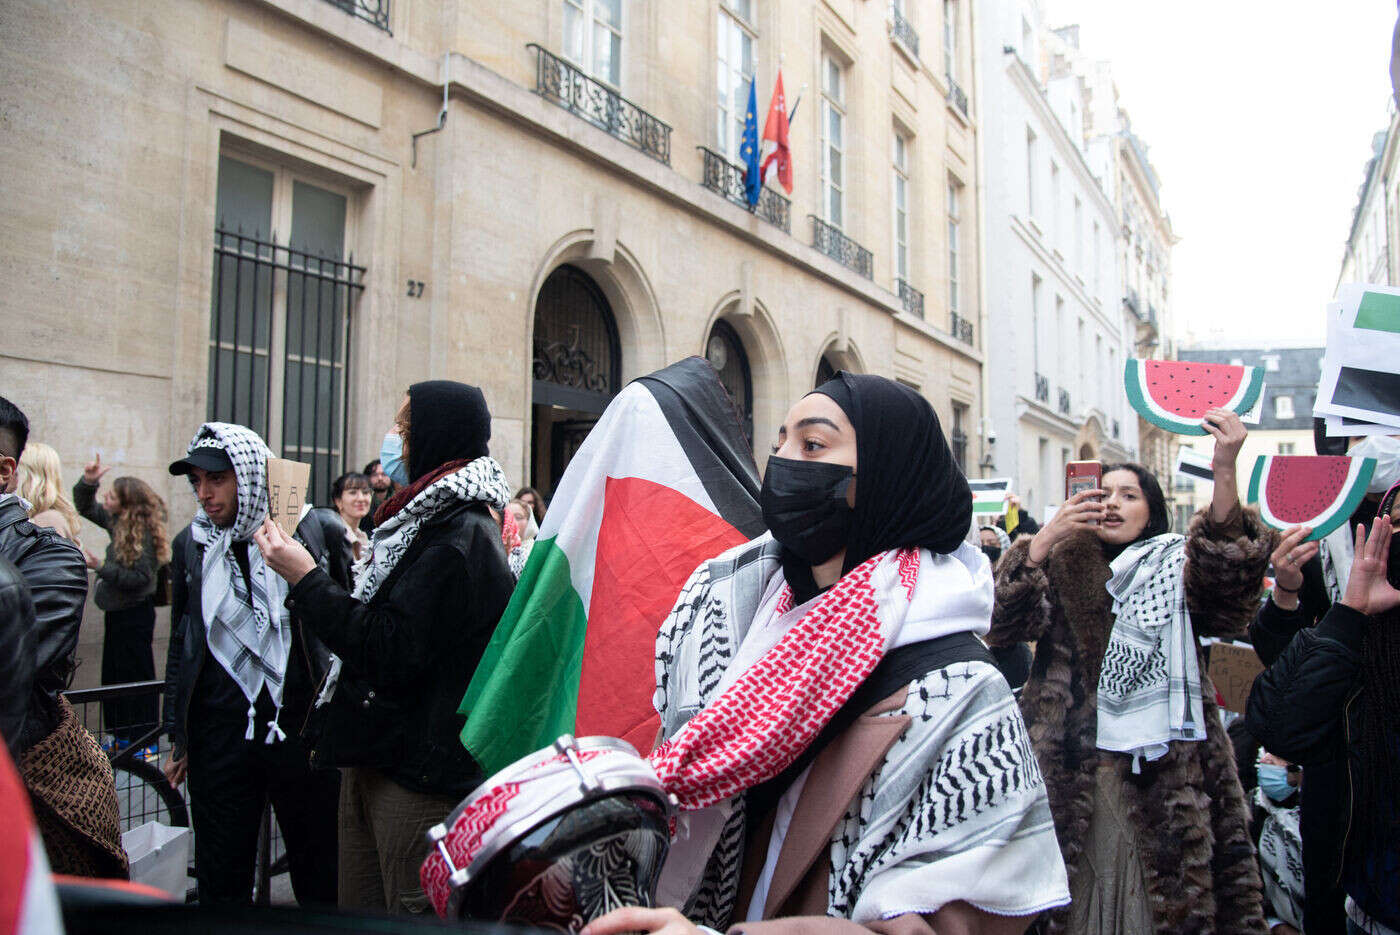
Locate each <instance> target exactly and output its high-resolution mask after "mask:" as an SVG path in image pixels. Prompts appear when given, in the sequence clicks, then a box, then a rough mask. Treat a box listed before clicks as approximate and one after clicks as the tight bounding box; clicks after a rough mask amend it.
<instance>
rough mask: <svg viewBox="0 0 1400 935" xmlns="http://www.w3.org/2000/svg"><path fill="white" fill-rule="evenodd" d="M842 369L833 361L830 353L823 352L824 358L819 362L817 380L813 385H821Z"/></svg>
mask: <svg viewBox="0 0 1400 935" xmlns="http://www.w3.org/2000/svg"><path fill="white" fill-rule="evenodd" d="M840 369H841V368H840V367H838V366H836V365H835V364H834V363H832V361H831V355H830V354H823V355H822V359H821V360H820V361H818V362H817V382H816V383H815V384H813V387H814V388H815V387H817V386H821V385H822V384H823V383H825V382H826V381H827V380H830V379H831V378H832V377H834V376H836V371H838V370H840Z"/></svg>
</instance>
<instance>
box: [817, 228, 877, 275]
mask: <svg viewBox="0 0 1400 935" xmlns="http://www.w3.org/2000/svg"><path fill="white" fill-rule="evenodd" d="M807 217H809V218H811V219H812V246H814V247H816V248H817V249H818V250H820V251H821V252H822V253H825V254H826V255H827V256H829V257H831V258H832V259H833V260H835V261H836V262H837V263H840V264H841V265H842V266H844V267H846V268H847V269H849V270H854V271H855V272H857V273H860V274H861V275H862V276H864V277H865V278H866V279H874V278H875V257H874V255H873V254H872V253H871V252H870V251H869V250H867V249H865V248H864V247H862V246H861V245H860V244H858V243H856V242H855V241H854V240H852V239H851V238H849V237H847V236H846V235H845V234H843V233H841V232H840V231H839V230H837V229H836V228H834V227H832V226H831V225H830V224H828V223H826V222H825V221H823V220H822V219H821V218H819V217H817V216H816V215H815V214H809V215H807Z"/></svg>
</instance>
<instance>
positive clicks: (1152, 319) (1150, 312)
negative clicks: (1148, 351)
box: [1147, 303, 1157, 328]
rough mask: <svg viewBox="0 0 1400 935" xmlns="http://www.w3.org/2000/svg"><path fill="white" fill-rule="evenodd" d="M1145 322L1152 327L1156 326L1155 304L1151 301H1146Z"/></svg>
mask: <svg viewBox="0 0 1400 935" xmlns="http://www.w3.org/2000/svg"><path fill="white" fill-rule="evenodd" d="M1147 323H1148V324H1149V325H1151V326H1152V327H1154V328H1155V327H1157V306H1155V305H1153V304H1151V303H1148V306H1147Z"/></svg>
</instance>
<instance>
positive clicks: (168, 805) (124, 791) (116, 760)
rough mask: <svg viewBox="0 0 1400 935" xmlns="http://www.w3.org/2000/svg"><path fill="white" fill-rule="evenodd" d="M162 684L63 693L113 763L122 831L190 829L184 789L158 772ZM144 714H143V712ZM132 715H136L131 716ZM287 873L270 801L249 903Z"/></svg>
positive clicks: (265, 895) (162, 746)
mask: <svg viewBox="0 0 1400 935" xmlns="http://www.w3.org/2000/svg"><path fill="white" fill-rule="evenodd" d="M164 690H165V682H163V681H150V682H126V683H123V684H120V685H103V686H102V687H100V688H82V689H76V690H73V691H67V692H64V693H63V696H64V697H65V698H67V699H68V703H69V704H71V705H72V706H73V711H74V713H76V714H77V716H78V722H79V723H80V724H82V725H83V727H85V728H87V730H88V731H89V732H90V733H91V734H92V735H93V736H94V737H96V738H97V742H98V743H99V744H100V745H101V747H102V749H103V751H104V752H105V753H106V754H107V758H108V759H109V760H110V761H111V763H112V778H113V781H114V782H115V785H116V789H117V812H118V818H119V820H120V823H121V830H122V831H124V832H125V831H130V830H131V829H132V828H136V827H139V826H141V825H143V824H145V823H146V822H148V821H158V822H160V823H161V824H165V825H170V826H172V827H176V828H188V827H190V814H189V803H188V800H187V799H186V798H185V788H184V787H183V786H181V787H175V786H172V785H171V784H170V782H169V781H168V780H167V779H166V778H165V774H164V773H163V772H161V765H162V764H163V763H164V762H165V761H166V759H168V758H169V756H170V752H171V751H170V739H169V738H168V737H165V736H163V734H162V729H161V725H160V716H159V712H160V703H161V695H162V694H163V693H164ZM143 711H144V712H147V713H148V714H147V715H142V714H141V712H143ZM133 715H135V716H133ZM286 872H287V857H286V847H285V845H284V843H283V841H282V831H281V829H280V828H278V827H277V822H276V820H275V819H274V818H273V815H272V808H271V806H270V805H264V806H263V814H262V820H261V822H260V826H259V830H258V863H257V865H256V867H255V868H254V873H253V879H254V886H253V894H252V895H253V901H254V902H255V903H257V904H259V905H267V904H268V903H269V902H270V901H271V892H272V881H273V879H274V878H275V877H277V876H278V875H280V874H284V873H286ZM194 875H195V872H194V850H193V848H191V850H190V867H189V876H190V880H191V883H190V889H189V891H188V893H187V894H186V898H187V899H189V900H193V899H195V898H196V896H197V894H196V891H195V887H194V883H193V880H194Z"/></svg>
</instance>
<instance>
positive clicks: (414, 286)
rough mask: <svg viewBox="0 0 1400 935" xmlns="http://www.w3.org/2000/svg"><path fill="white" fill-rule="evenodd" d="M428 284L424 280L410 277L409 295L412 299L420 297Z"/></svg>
mask: <svg viewBox="0 0 1400 935" xmlns="http://www.w3.org/2000/svg"><path fill="white" fill-rule="evenodd" d="M426 285H427V283H425V282H423V281H422V280H421V279H410V280H409V281H408V297H409V298H410V299H416V298H418V297H419V296H421V295H422V294H423V287H424V286H426Z"/></svg>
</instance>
